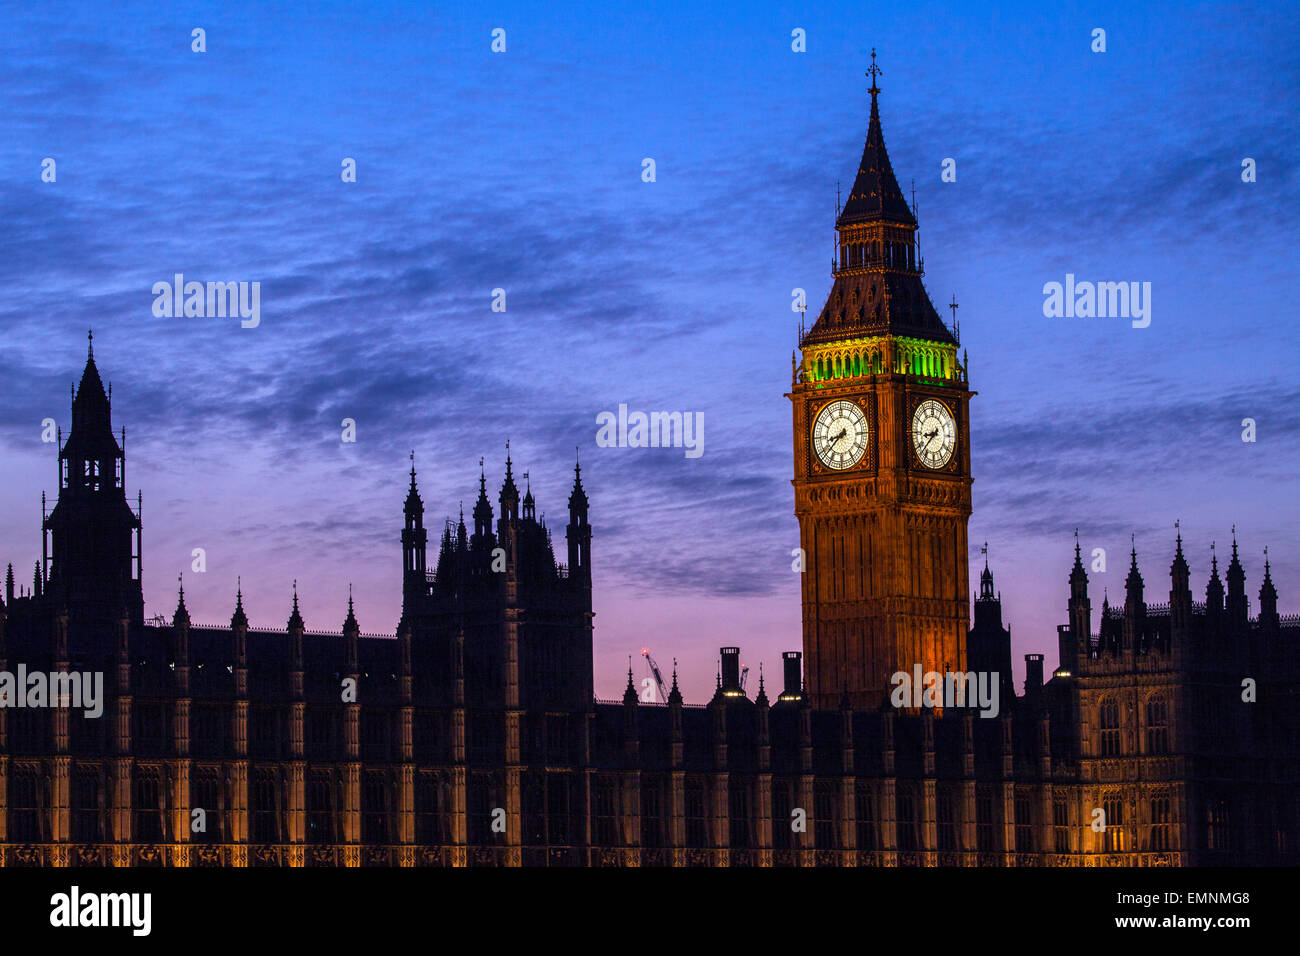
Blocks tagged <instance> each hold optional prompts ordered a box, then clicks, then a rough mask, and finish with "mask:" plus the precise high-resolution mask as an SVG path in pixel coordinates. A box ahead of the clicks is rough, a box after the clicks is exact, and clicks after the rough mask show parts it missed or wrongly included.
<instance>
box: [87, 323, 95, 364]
mask: <svg viewBox="0 0 1300 956" xmlns="http://www.w3.org/2000/svg"><path fill="white" fill-rule="evenodd" d="M86 343H87V344H86V359H87V361H94V358H95V330H94V329H86Z"/></svg>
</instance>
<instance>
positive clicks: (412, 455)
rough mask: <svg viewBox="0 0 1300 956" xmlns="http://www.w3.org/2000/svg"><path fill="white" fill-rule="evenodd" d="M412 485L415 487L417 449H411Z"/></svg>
mask: <svg viewBox="0 0 1300 956" xmlns="http://www.w3.org/2000/svg"><path fill="white" fill-rule="evenodd" d="M411 487H412V488H414V487H415V449H414V448H412V449H411Z"/></svg>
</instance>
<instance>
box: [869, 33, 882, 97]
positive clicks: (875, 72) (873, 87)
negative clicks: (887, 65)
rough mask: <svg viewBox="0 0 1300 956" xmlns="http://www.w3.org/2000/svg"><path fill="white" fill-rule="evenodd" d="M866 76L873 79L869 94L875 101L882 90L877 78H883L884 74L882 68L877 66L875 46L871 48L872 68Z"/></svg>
mask: <svg viewBox="0 0 1300 956" xmlns="http://www.w3.org/2000/svg"><path fill="white" fill-rule="evenodd" d="M866 75H867V76H869V77H871V89H869V90H868V91H867V92H868V93H870V94H871V97H872V99H875V96H876V94H877V93H879V92H880V88H879V87H877V86H876V77H878V76H881V75H882V73H881V70H880V67H878V66H876V48H875V47H874V46H873V47H872V48H871V68H870V69H868V70H867V73H866Z"/></svg>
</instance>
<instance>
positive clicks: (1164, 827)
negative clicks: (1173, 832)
mask: <svg viewBox="0 0 1300 956" xmlns="http://www.w3.org/2000/svg"><path fill="white" fill-rule="evenodd" d="M1151 849H1152V850H1167V849H1169V798H1168V797H1165V796H1160V797H1156V798H1155V799H1153V800H1152V801H1151Z"/></svg>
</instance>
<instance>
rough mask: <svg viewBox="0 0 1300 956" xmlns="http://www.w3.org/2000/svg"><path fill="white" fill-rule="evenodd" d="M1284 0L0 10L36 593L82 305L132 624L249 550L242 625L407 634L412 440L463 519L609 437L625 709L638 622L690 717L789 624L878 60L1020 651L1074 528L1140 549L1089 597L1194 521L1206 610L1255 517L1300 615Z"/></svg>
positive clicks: (1299, 453) (1054, 600)
mask: <svg viewBox="0 0 1300 956" xmlns="http://www.w3.org/2000/svg"><path fill="white" fill-rule="evenodd" d="M1298 24H1300V14H1298V13H1297V10H1296V8H1295V7H1294V5H1284V4H1266V5H1258V6H1237V7H1226V6H1215V5H1202V4H1153V5H1146V6H1144V7H1143V8H1142V9H1140V10H1135V9H1132V8H1131V6H1130V5H1125V4H1114V5H1110V4H1087V5H1078V4H1065V5H1052V6H1050V7H1047V8H1042V7H1040V5H1037V4H999V5H992V6H989V5H985V4H972V5H969V6H968V5H964V4H949V5H925V6H919V7H917V6H909V7H907V8H906V9H903V8H899V7H898V6H897V5H880V6H879V7H878V8H874V7H871V6H868V5H864V4H839V5H825V4H819V5H817V6H816V8H815V9H814V8H812V7H804V6H800V5H797V4H761V3H757V4H756V3H746V4H743V5H742V4H710V5H708V6H707V7H705V6H701V5H695V4H638V5H633V6H621V5H620V6H617V7H615V6H612V5H611V6H610V7H609V8H606V7H604V6H601V5H596V4H587V5H576V4H575V5H560V6H553V5H546V6H522V5H511V4H503V5H496V6H492V7H483V6H481V5H464V6H460V7H458V6H441V5H440V6H439V7H438V8H437V9H433V7H432V5H428V4H409V5H408V4H387V5H377V4H323V5H318V4H313V5H310V6H308V5H305V4H273V5H266V6H261V7H259V8H258V9H256V10H250V11H243V12H235V11H232V10H231V9H230V8H229V7H228V6H226V5H223V4H176V5H169V6H167V7H166V8H165V9H164V10H162V11H159V10H157V9H156V8H155V5H152V4H115V5H111V6H110V5H102V4H80V5H78V4H72V5H63V6H58V7H46V6H36V5H32V6H31V9H30V10H26V11H24V10H22V9H20V8H19V7H18V6H16V5H10V6H6V7H5V9H4V10H3V11H0V118H2V119H3V128H4V129H5V135H4V136H3V138H0V217H3V221H4V223H5V228H4V230H3V232H0V251H2V252H3V255H0V283H2V284H3V288H4V290H5V295H4V297H3V299H2V300H0V323H2V325H0V328H3V335H2V336H0V460H3V462H4V469H3V471H4V479H3V495H0V560H3V561H12V562H13V563H14V564H15V566H16V568H17V569H18V570H19V572H22V573H20V574H19V578H20V580H25V579H26V578H27V577H29V575H30V571H29V570H28V571H26V572H23V569H24V568H27V569H30V567H31V564H32V562H33V561H34V560H35V559H36V558H37V557H38V556H39V546H40V539H39V530H38V529H39V499H40V492H41V490H42V489H45V490H48V491H50V492H51V493H53V490H54V476H55V465H54V460H53V449H52V448H51V447H50V446H49V445H44V444H42V443H41V442H40V422H41V420H42V419H43V418H45V417H47V416H48V417H54V418H56V419H58V420H59V421H60V422H62V423H64V425H65V427H66V423H67V420H68V410H67V408H68V407H67V404H66V403H67V394H68V382H69V380H70V379H72V378H74V377H75V376H76V375H78V374H79V373H80V369H81V365H82V362H83V361H84V354H85V334H86V328H87V327H88V326H94V328H95V346H96V357H97V359H98V362H99V366H100V369H101V371H102V372H103V374H104V375H105V377H106V378H110V379H112V380H113V381H114V383H115V385H116V389H115V392H114V399H115V402H114V413H115V423H116V424H117V425H119V426H120V425H123V424H125V425H126V426H127V431H128V455H129V459H128V483H129V484H130V486H131V488H132V492H133V493H134V489H135V488H136V487H140V488H142V489H143V492H144V517H145V547H146V551H145V584H146V601H147V603H148V613H170V610H171V608H172V607H173V606H174V584H175V577H176V574H177V573H178V572H179V571H181V570H187V569H188V567H189V564H190V553H191V549H192V548H195V547H203V548H205V550H206V552H207V568H208V570H207V572H206V573H205V574H201V575H199V574H189V573H187V575H186V596H187V603H188V605H189V607H190V609H191V612H192V614H193V616H194V618H195V620H197V621H203V622H220V621H224V620H227V619H228V618H229V614H230V610H231V606H232V603H233V590H234V580H235V576H236V575H237V574H242V575H243V577H244V582H245V595H246V605H247V607H248V611H249V614H250V617H251V618H252V620H253V623H254V624H255V625H263V626H282V625H283V622H284V620H285V619H286V618H287V616H288V611H289V594H290V585H291V581H292V580H293V579H294V578H297V579H298V582H299V590H300V593H301V595H302V603H303V611H304V616H305V617H306V619H307V623H308V626H309V627H313V628H322V629H326V628H337V627H339V626H340V625H341V622H342V619H343V616H344V610H345V600H346V599H345V594H346V587H347V583H348V582H349V581H352V582H354V584H355V586H356V588H357V595H358V598H357V605H358V616H359V618H360V620H361V623H362V627H363V629H364V630H366V631H376V632H385V631H387V632H391V629H392V627H393V625H394V623H395V621H396V617H397V613H398V608H399V604H400V581H399V569H400V546H399V543H398V531H399V528H400V519H401V513H400V509H401V501H402V498H403V497H404V493H405V483H406V474H405V472H406V468H407V464H408V463H407V455H408V453H409V451H410V450H411V449H412V448H414V449H415V452H416V464H417V467H418V469H419V471H420V482H421V491H422V494H423V497H424V500H425V503H426V506H427V507H428V509H429V514H428V522H429V524H431V525H433V526H434V527H435V528H436V527H439V526H440V524H441V517H442V516H443V515H448V514H450V515H454V514H455V511H456V508H457V505H458V502H459V501H460V500H462V499H464V500H466V502H467V505H468V504H469V503H470V502H471V501H472V499H473V496H474V494H475V493H476V489H477V476H478V460H479V457H480V456H486V458H487V463H488V476H489V482H490V488H491V490H492V491H493V492H495V488H496V487H497V486H499V483H500V478H501V470H502V462H503V459H504V451H505V441H506V439H507V438H509V439H510V441H511V448H512V451H513V454H514V460H515V462H516V466H517V468H518V470H520V471H523V470H527V471H529V473H530V475H531V476H532V479H533V481H532V484H533V490H534V492H535V493H536V494H537V496H538V509H539V511H544V512H545V513H546V515H547V519H548V523H549V524H551V525H552V527H553V528H554V529H555V531H556V533H557V535H559V534H560V533H561V532H562V524H563V521H564V510H565V501H566V499H567V496H568V489H569V484H570V481H571V470H572V460H573V453H574V446H575V445H576V446H578V447H579V449H580V453H581V455H582V460H583V466H584V478H585V481H586V485H587V489H588V492H589V494H590V496H591V499H592V522H593V525H594V528H595V541H594V544H593V552H594V567H595V584H596V592H595V594H596V596H595V600H596V611H597V617H596V648H597V690H598V693H599V694H600V695H601V696H616V695H617V694H618V693H619V692H620V689H621V686H622V679H623V678H622V671H623V670H624V669H625V667H626V658H627V655H628V654H634V655H635V654H636V653H638V651H639V649H640V648H641V647H642V646H646V645H648V646H650V647H651V649H652V650H653V651H654V653H655V654H656V656H657V657H658V658H659V660H660V662H661V663H663V664H665V665H666V664H667V662H668V661H669V660H670V659H671V658H673V657H674V656H675V657H677V658H678V659H679V660H680V662H681V667H682V684H683V687H684V689H685V691H686V694H687V697H688V699H694V700H700V699H701V698H703V697H705V696H707V695H708V694H709V693H710V692H711V690H712V685H713V673H714V664H713V660H714V656H715V653H716V648H717V647H718V646H719V645H722V644H732V643H735V644H740V645H741V646H742V648H743V653H742V657H743V658H744V659H745V661H746V663H750V664H751V665H752V666H754V667H756V666H757V661H758V660H762V661H764V662H765V665H766V666H767V668H768V669H769V670H770V671H771V672H772V673H773V674H775V673H776V672H777V671H778V670H779V666H778V662H779V657H778V655H779V652H780V651H782V650H786V649H792V648H797V647H798V646H799V643H800V637H799V598H798V582H797V580H796V578H795V575H794V574H792V573H791V571H790V550H791V549H792V548H793V547H795V546H796V545H797V526H796V524H795V521H794V518H793V514H792V512H793V493H792V490H791V488H790V485H789V479H790V475H791V471H792V466H791V459H790V448H791V438H790V427H791V416H790V408H789V403H788V402H787V401H786V399H785V398H784V397H783V395H784V393H785V391H786V390H787V389H788V387H789V368H790V350H791V349H792V348H793V345H794V340H795V330H796V327H797V323H798V315H797V314H796V313H793V312H792V311H791V308H790V302H791V290H792V289H793V288H796V287H799V288H805V289H807V290H808V297H809V306H810V308H811V309H812V310H813V311H814V312H816V310H817V309H819V308H820V305H821V303H822V301H823V300H824V296H825V293H826V290H827V289H828V288H829V285H830V272H829V259H830V254H831V247H832V237H833V231H832V224H833V218H834V211H835V189H836V183H837V181H838V182H841V183H842V184H843V185H844V188H847V186H848V185H849V183H851V181H852V177H853V173H854V171H855V169H856V162H857V158H858V156H859V154H860V152H861V147H862V139H863V137H864V135H865V131H866V118H867V105H868V99H867V96H866V93H865V88H866V85H867V83H866V81H865V80H864V78H863V71H864V69H865V68H866V66H867V64H868V63H869V61H870V50H871V48H872V47H875V48H876V50H877V52H878V54H879V63H880V66H881V68H882V69H883V71H884V74H883V76H882V77H881V80H880V86H881V89H882V90H883V92H882V94H881V99H880V106H881V115H882V121H883V127H884V132H885V139H886V143H887V145H888V148H889V152H890V157H891V159H892V162H893V166H894V169H895V172H896V173H897V175H898V178H899V181H900V183H902V184H903V187H904V189H905V191H909V192H910V189H911V186H912V181H913V180H915V189H916V200H917V203H918V206H919V213H920V222H921V248H922V252H923V253H924V255H925V259H926V269H927V274H926V284H927V287H928V289H929V291H930V294H931V298H932V300H933V301H934V302H935V304H936V306H938V307H940V311H941V314H944V315H947V313H946V311H944V310H943V309H942V304H943V303H946V302H947V301H948V300H949V298H950V297H951V296H952V295H953V294H955V295H956V296H957V299H958V301H959V302H960V304H961V307H960V310H959V317H960V319H961V325H962V339H963V341H962V344H963V346H964V347H965V348H967V349H968V350H969V364H970V378H971V383H972V385H973V387H974V388H975V389H976V390H977V391H978V392H979V395H978V397H977V398H976V399H975V400H974V403H973V407H972V422H973V425H972V427H973V434H972V459H973V468H974V473H975V479H976V481H975V486H974V495H975V513H974V516H973V518H972V520H971V524H970V540H971V542H972V563H973V564H974V563H975V562H978V560H979V553H978V548H979V545H980V543H981V542H983V541H985V540H987V541H988V542H989V548H990V554H991V557H992V563H993V566H994V571H995V574H996V576H997V584H998V587H999V589H1000V590H1001V591H1002V593H1003V600H1004V606H1005V612H1006V616H1007V618H1008V619H1009V620H1010V623H1011V625H1012V633H1013V640H1014V645H1015V646H1014V651H1015V654H1016V656H1017V658H1018V659H1019V658H1020V656H1021V655H1023V654H1024V653H1027V652H1037V651H1042V652H1046V654H1047V656H1048V663H1049V664H1053V663H1054V661H1055V625H1056V624H1057V623H1060V622H1062V621H1063V620H1064V610H1065V602H1066V598H1067V596H1068V591H1067V588H1066V581H1065V579H1066V575H1067V573H1068V568H1069V563H1070V559H1071V557H1072V551H1071V548H1072V544H1073V536H1072V535H1073V529H1074V528H1075V527H1078V528H1079V529H1080V535H1081V539H1082V541H1083V542H1084V544H1085V546H1086V547H1088V548H1089V549H1091V548H1093V547H1104V548H1106V549H1107V551H1108V553H1109V556H1110V561H1109V566H1110V569H1109V570H1108V572H1107V573H1106V574H1094V575H1093V584H1094V591H1095V592H1096V593H1095V595H1094V602H1095V603H1096V604H1100V600H1101V593H1100V592H1101V590H1102V588H1103V587H1107V586H1109V588H1110V590H1111V592H1119V591H1122V587H1123V584H1122V581H1123V576H1124V573H1125V570H1126V566H1127V560H1126V556H1127V551H1128V547H1129V536H1130V534H1135V535H1136V542H1137V548H1138V551H1139V556H1140V559H1141V562H1142V570H1143V573H1144V576H1145V578H1146V581H1147V587H1148V594H1149V597H1150V598H1151V599H1152V600H1155V601H1164V600H1167V592H1168V583H1167V582H1168V576H1167V571H1168V566H1169V561H1170V559H1171V550H1172V537H1173V527H1172V526H1173V522H1174V520H1175V519H1181V520H1182V526H1183V533H1184V540H1185V543H1186V546H1187V548H1188V552H1189V560H1190V561H1191V564H1192V568H1193V579H1194V582H1195V588H1196V590H1197V591H1198V592H1202V591H1203V585H1204V579H1205V577H1206V574H1207V573H1208V563H1209V561H1208V549H1209V544H1210V541H1211V540H1213V539H1217V540H1218V541H1220V542H1224V543H1226V541H1227V540H1228V539H1229V537H1230V533H1229V529H1230V527H1231V526H1232V525H1233V524H1234V523H1235V524H1236V526H1237V528H1238V532H1239V537H1240V541H1241V545H1242V552H1243V556H1244V559H1245V561H1246V570H1247V587H1248V589H1249V591H1250V593H1251V598H1252V607H1253V606H1255V604H1256V603H1257V601H1256V595H1257V591H1258V587H1259V579H1260V575H1261V570H1262V569H1261V565H1262V555H1261V552H1262V549H1263V547H1264V545H1265V544H1268V545H1270V556H1271V558H1272V562H1273V573H1274V578H1275V580H1276V583H1277V586H1278V589H1279V592H1280V594H1281V603H1282V605H1283V608H1284V610H1288V611H1293V610H1295V609H1296V608H1297V607H1298V606H1300V600H1297V594H1298V593H1300V547H1297V546H1296V542H1297V540H1298V539H1300V535H1298V534H1297V531H1300V520H1298V509H1297V505H1296V479H1297V462H1300V381H1298V380H1297V376H1296V372H1295V370H1296V367H1297V359H1298V358H1300V333H1297V331H1296V324H1295V314H1296V306H1295V295H1294V290H1295V288H1296V285H1297V278H1298V276H1297V273H1298V272H1300V270H1298V269H1297V265H1296V261H1297V257H1296V254H1295V248H1296V241H1295V240H1296V232H1297V229H1296V225H1295V223H1296V219H1297V213H1298V212H1300V201H1298V200H1300V177H1298V176H1297V173H1296V171H1295V159H1294V144H1295V142H1296V141H1297V133H1298V132H1300V130H1298V128H1297V127H1298V126H1300V121H1298V120H1297V116H1298V115H1300V112H1298V111H1297V109H1296V102H1295V100H1296V96H1295V94H1296V90H1297V79H1298V77H1300V52H1297V44H1296V42H1295V41H1296V38H1297V36H1298V35H1300V30H1298V29H1297V26H1298ZM194 27H202V28H203V29H204V30H205V31H206V44H207V52H205V53H202V54H198V53H194V52H191V49H190V45H191V40H190V32H191V30H192V29H193V28H194ZM497 27H500V28H503V29H505V31H506V42H507V49H506V52H505V53H501V54H494V53H492V52H491V50H490V43H491V31H492V30H493V29H494V28H497ZM1097 27H1101V28H1103V29H1105V30H1106V43H1107V49H1106V52H1105V53H1093V52H1091V50H1090V43H1091V33H1092V30H1093V29H1094V28H1097ZM795 28H802V29H804V30H805V31H806V33H807V52H806V53H794V52H792V51H791V36H790V35H791V31H792V30H793V29H795ZM45 157H52V158H54V159H55V160H56V163H57V181H56V182H54V183H46V182H42V181H41V161H42V160H43V159H44V158H45ZM344 157H352V158H354V159H355V160H356V162H357V171H358V172H357V182H356V183H343V182H342V181H341V180H340V176H339V172H340V163H341V161H342V159H343V158H344ZM646 157H650V158H653V159H654V160H655V163H656V173H657V181H656V182H654V183H645V182H642V180H641V169H642V160H643V159H644V158H646ZM947 157H952V158H955V159H956V161H957V172H958V175H957V181H956V182H955V183H943V182H941V181H940V164H941V162H942V161H943V159H945V158H947ZM1245 157H1251V158H1253V159H1254V160H1255V161H1256V164H1257V181H1256V182H1254V183H1249V184H1248V183H1243V182H1242V181H1241V162H1242V159H1243V158H1245ZM176 272H182V273H184V274H185V275H186V276H187V277H188V278H193V279H198V280H201V281H204V280H243V281H259V282H260V283H261V290H262V296H261V300H262V320H261V324H260V326H259V327H258V328H256V329H242V328H240V325H239V323H238V321H237V320H230V319H197V318H170V319H165V318H164V319H160V318H157V317H155V316H154V315H153V313H152V308H151V307H152V303H153V295H152V294H151V292H150V290H151V288H152V286H153V283H155V282H158V281H160V280H170V278H171V277H172V275H173V274H174V273H176ZM1066 273H1073V274H1075V275H1076V276H1077V277H1079V278H1080V279H1092V280H1104V281H1121V280H1124V281H1148V282H1151V283H1152V323H1151V326H1150V327H1149V328H1147V329H1133V328H1131V327H1130V326H1129V323H1128V322H1126V321H1124V320H1120V319H1049V318H1045V317H1044V316H1043V313H1042V302H1043V294H1042V287H1043V284H1044V283H1046V282H1051V281H1057V282H1060V281H1063V280H1064V277H1065V274H1066ZM495 288H503V289H505V290H506V294H507V311H506V312H505V313H494V312H492V311H491V296H492V290H493V289H495ZM619 403H626V404H628V406H629V407H631V408H634V409H636V408H640V409H646V410H651V409H674V410H682V411H698V412H703V413H704V419H705V426H706V427H705V442H706V444H705V454H704V455H703V456H702V457H701V458H699V459H687V458H685V456H684V455H683V454H682V452H681V450H680V449H678V450H672V449H613V448H597V447H596V444H595V433H596V423H595V420H596V415H597V414H598V413H600V412H601V411H605V410H615V409H617V407H618V405H619ZM345 417H351V418H354V419H355V420H356V421H357V438H358V440H357V442H356V444H344V443H342V442H341V441H340V440H339V437H340V427H339V425H340V421H341V420H342V419H343V418H345ZM1246 417H1252V418H1255V419H1256V421H1257V430H1258V441H1257V442H1255V443H1253V444H1247V443H1243V442H1242V441H1241V420H1242V419H1243V418H1246ZM1017 669H1018V671H1019V670H1020V667H1019V666H1018V668H1017ZM636 670H637V676H638V678H639V677H641V676H643V675H642V673H641V672H642V670H643V667H642V665H641V663H640V662H639V661H638V662H637V664H636ZM1018 679H1019V678H1018Z"/></svg>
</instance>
